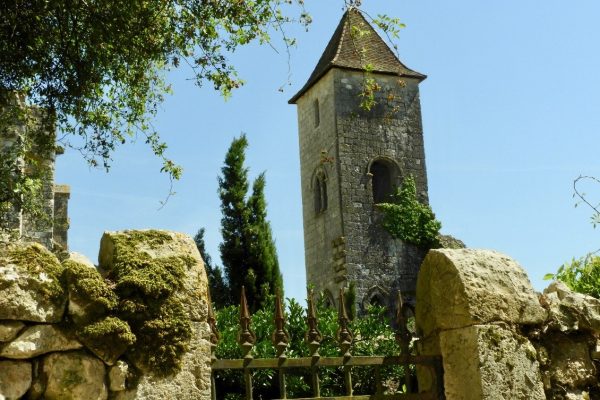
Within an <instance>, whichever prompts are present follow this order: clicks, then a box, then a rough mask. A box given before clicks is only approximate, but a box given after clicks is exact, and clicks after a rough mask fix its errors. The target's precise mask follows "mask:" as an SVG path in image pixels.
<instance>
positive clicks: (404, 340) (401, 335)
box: [396, 290, 411, 354]
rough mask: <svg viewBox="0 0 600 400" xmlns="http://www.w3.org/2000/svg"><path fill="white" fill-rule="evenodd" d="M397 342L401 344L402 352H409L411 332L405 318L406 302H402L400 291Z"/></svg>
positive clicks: (397, 310)
mask: <svg viewBox="0 0 600 400" xmlns="http://www.w3.org/2000/svg"><path fill="white" fill-rule="evenodd" d="M396 325H397V328H396V341H397V342H398V343H400V344H401V346H402V352H403V353H405V354H406V353H407V352H408V344H409V342H410V339H411V338H410V336H411V335H410V332H409V331H408V328H407V327H406V318H405V317H404V301H403V300H402V292H401V291H400V290H398V304H397V308H396Z"/></svg>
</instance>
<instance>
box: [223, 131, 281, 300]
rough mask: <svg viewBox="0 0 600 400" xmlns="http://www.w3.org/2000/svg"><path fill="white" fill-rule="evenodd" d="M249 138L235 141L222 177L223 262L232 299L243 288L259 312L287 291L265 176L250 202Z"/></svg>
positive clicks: (254, 190)
mask: <svg viewBox="0 0 600 400" xmlns="http://www.w3.org/2000/svg"><path fill="white" fill-rule="evenodd" d="M247 147H248V141H247V140H246V136H245V135H242V136H240V137H239V138H237V139H234V140H233V142H232V143H231V146H230V148H229V150H228V151H227V154H226V156H225V165H224V166H223V168H222V169H221V173H222V176H220V177H219V197H220V198H221V212H222V214H223V217H222V219H221V233H222V235H223V243H221V245H220V246H219V250H220V251H221V260H222V262H223V266H224V269H225V274H226V276H227V281H228V282H229V290H230V297H231V299H237V298H238V297H239V295H240V292H241V288H242V285H244V286H245V287H246V296H247V299H248V304H249V306H250V308H251V309H252V310H256V309H258V308H259V307H260V306H261V304H262V302H263V301H264V300H265V299H266V297H267V296H268V295H269V294H273V293H275V292H276V291H278V290H282V289H283V283H282V278H281V273H280V271H279V261H278V259H277V250H276V249H275V242H274V240H273V234H272V232H271V226H270V224H269V222H268V220H267V203H266V201H265V197H264V188H265V184H266V180H265V174H264V173H262V174H260V175H259V176H258V177H257V178H256V180H255V182H254V184H253V188H252V194H251V195H250V197H249V198H248V200H246V197H247V192H248V186H249V185H248V169H247V168H245V167H244V161H245V150H246V148H247Z"/></svg>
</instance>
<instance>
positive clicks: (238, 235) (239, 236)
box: [218, 135, 249, 299]
mask: <svg viewBox="0 0 600 400" xmlns="http://www.w3.org/2000/svg"><path fill="white" fill-rule="evenodd" d="M246 147H248V141H247V140H246V136H245V135H242V136H240V137H239V138H236V139H234V140H233V142H231V146H230V147H229V150H228V151H227V154H226V155H225V165H224V166H223V168H221V174H222V175H221V176H219V177H218V181H219V197H220V199H221V213H222V218H221V235H222V236H223V243H221V244H220V245H219V250H220V252H221V261H222V262H223V267H224V269H225V275H226V276H227V281H228V282H229V290H230V294H231V298H232V299H237V298H239V295H240V292H241V289H242V285H244V284H245V283H246V282H245V281H246V279H247V275H248V264H247V260H248V256H249V252H248V242H247V238H248V230H249V226H248V220H249V215H248V208H247V207H246V193H247V191H248V169H247V168H245V167H244V161H245V158H246V155H245V151H246Z"/></svg>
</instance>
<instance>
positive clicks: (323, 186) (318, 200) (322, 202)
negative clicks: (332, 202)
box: [314, 171, 327, 213]
mask: <svg viewBox="0 0 600 400" xmlns="http://www.w3.org/2000/svg"><path fill="white" fill-rule="evenodd" d="M314 195H315V212H316V213H321V212H323V211H325V210H327V178H326V177H325V174H324V173H323V172H321V171H319V172H318V173H317V175H316V176H315V181H314Z"/></svg>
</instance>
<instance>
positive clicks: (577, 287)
mask: <svg viewBox="0 0 600 400" xmlns="http://www.w3.org/2000/svg"><path fill="white" fill-rule="evenodd" d="M544 279H556V280H559V281H562V282H564V283H565V284H566V285H567V286H568V287H569V288H570V289H571V290H573V291H575V292H579V293H583V294H587V295H589V296H593V297H595V298H597V299H600V257H599V256H588V257H584V258H579V259H575V258H574V259H573V260H571V262H569V263H565V264H563V265H562V266H561V267H560V268H559V269H558V271H557V272H556V274H547V275H546V276H545V277H544Z"/></svg>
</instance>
